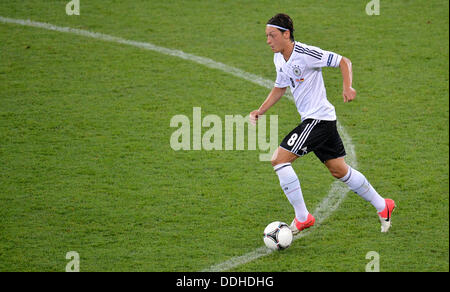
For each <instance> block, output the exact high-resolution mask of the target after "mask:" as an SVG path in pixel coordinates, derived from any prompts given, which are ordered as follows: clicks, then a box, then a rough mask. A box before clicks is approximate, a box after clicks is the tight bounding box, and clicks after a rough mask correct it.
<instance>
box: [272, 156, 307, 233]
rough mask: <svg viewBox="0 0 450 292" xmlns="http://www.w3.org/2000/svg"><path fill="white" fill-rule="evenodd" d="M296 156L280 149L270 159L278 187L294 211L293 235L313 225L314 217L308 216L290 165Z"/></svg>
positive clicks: (295, 175)
mask: <svg viewBox="0 0 450 292" xmlns="http://www.w3.org/2000/svg"><path fill="white" fill-rule="evenodd" d="M297 158H298V156H297V155H295V154H293V153H292V152H289V151H287V150H286V149H284V148H282V147H278V149H277V150H275V152H274V154H273V157H272V161H271V162H272V166H273V169H274V170H275V172H276V174H277V175H278V179H279V180H280V186H281V189H282V190H283V192H284V194H285V195H286V197H287V199H288V200H289V202H290V203H291V205H292V207H293V208H294V210H295V218H294V220H293V222H292V224H291V226H290V228H291V230H292V232H293V233H294V234H296V233H298V232H299V231H301V230H303V229H305V228H308V227H311V226H313V225H314V221H315V220H314V217H313V216H312V215H311V214H309V212H308V209H307V208H306V204H305V200H304V199H303V193H302V188H301V186H300V180H299V179H298V177H297V174H296V173H295V171H294V169H293V168H292V165H291V163H292V162H294V161H295V159H297Z"/></svg>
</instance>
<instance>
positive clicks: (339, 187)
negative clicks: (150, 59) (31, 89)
mask: <svg viewBox="0 0 450 292" xmlns="http://www.w3.org/2000/svg"><path fill="white" fill-rule="evenodd" d="M0 22H3V23H10V24H18V25H22V26H29V27H35V28H42V29H46V30H53V31H58V32H64V33H70V34H75V35H80V36H84V37H89V38H94V39H98V40H102V41H107V42H113V43H118V44H125V45H130V46H134V47H137V48H141V49H145V50H150V51H154V52H158V53H161V54H164V55H169V56H173V57H177V58H181V59H184V60H188V61H192V62H195V63H198V64H201V65H204V66H206V67H208V68H212V69H217V70H220V71H223V72H226V73H228V74H231V75H234V76H236V77H239V78H242V79H244V80H247V81H250V82H252V83H255V84H257V85H260V86H263V87H266V88H269V89H271V88H272V87H273V81H271V80H267V79H264V78H262V77H260V76H257V75H254V74H251V73H247V72H245V71H243V70H240V69H238V68H234V67H231V66H228V65H225V64H223V63H220V62H216V61H214V60H212V59H209V58H205V57H200V56H196V55H192V54H188V53H185V52H183V51H180V50H173V49H168V48H164V47H159V46H155V45H153V44H151V43H146V42H137V41H132V40H127V39H123V38H120V37H115V36H111V35H107V34H102V33H97V32H91V31H87V30H83V29H76V28H70V27H61V26H56V25H53V24H50V23H44V22H37V21H32V20H24V19H13V18H8V17H3V16H0ZM288 98H289V99H291V100H292V95H291V94H288ZM338 128H339V132H340V134H341V136H342V139H343V142H344V144H345V146H346V149H347V157H346V161H347V163H348V164H350V165H352V167H354V168H357V161H356V153H355V149H354V148H355V146H354V145H353V144H352V141H351V138H350V136H349V135H348V134H347V132H346V131H345V129H344V127H343V126H342V125H341V124H340V123H339V122H338ZM347 192H348V188H347V186H346V185H344V184H343V183H341V182H339V181H335V182H333V183H332V185H331V188H330V191H329V192H328V195H327V196H326V197H325V198H324V199H323V200H322V202H320V203H319V205H318V206H317V207H316V209H315V210H314V212H313V215H314V217H315V218H316V225H315V226H314V227H312V228H310V229H307V230H305V231H304V232H301V233H300V234H298V235H296V236H295V237H294V240H297V239H299V238H302V237H305V236H307V235H308V234H310V233H311V232H312V231H313V230H314V229H315V228H317V227H318V226H320V224H321V223H322V222H323V221H324V220H326V219H327V218H328V217H329V216H330V215H331V214H332V213H333V212H334V211H335V210H336V209H337V208H338V207H339V204H340V203H341V202H342V200H343V199H344V198H345V196H346V194H347ZM270 253H272V251H271V250H268V249H267V248H266V247H265V246H263V247H260V248H257V249H256V250H254V251H252V252H249V253H247V254H244V255H242V256H237V257H233V258H231V259H229V260H227V261H225V262H222V263H220V264H217V265H213V266H211V267H209V268H207V269H205V270H204V271H217V272H220V271H227V270H230V269H232V268H235V267H237V266H240V265H243V264H246V263H248V262H251V261H253V260H256V259H258V258H260V257H262V256H265V255H268V254H270Z"/></svg>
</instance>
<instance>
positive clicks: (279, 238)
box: [263, 221, 293, 250]
mask: <svg viewBox="0 0 450 292" xmlns="http://www.w3.org/2000/svg"><path fill="white" fill-rule="evenodd" d="M292 238H293V236H292V231H291V229H290V228H289V225H287V224H286V223H284V222H281V221H275V222H272V223H270V224H269V225H267V227H266V228H265V229H264V237H263V239H264V243H265V244H266V246H267V247H268V248H270V249H272V250H280V249H286V248H288V247H289V246H290V245H291V243H292Z"/></svg>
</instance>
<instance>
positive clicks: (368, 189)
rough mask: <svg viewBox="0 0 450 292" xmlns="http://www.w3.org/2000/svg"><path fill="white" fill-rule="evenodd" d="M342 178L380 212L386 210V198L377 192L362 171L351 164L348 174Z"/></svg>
mask: <svg viewBox="0 0 450 292" xmlns="http://www.w3.org/2000/svg"><path fill="white" fill-rule="evenodd" d="M340 180H341V181H342V182H344V183H346V184H347V185H348V187H349V188H350V189H351V190H352V191H354V192H355V193H357V194H358V195H359V196H360V197H361V198H363V199H364V200H366V201H368V202H370V203H371V204H372V205H373V206H374V207H375V209H377V211H378V212H381V211H383V210H384V207H385V201H384V198H383V197H381V196H380V195H379V194H378V193H377V191H376V190H375V189H374V188H373V187H372V185H371V184H370V183H369V182H368V181H367V179H366V177H365V176H364V175H363V174H362V173H360V172H359V171H357V170H356V169H353V168H351V167H350V166H349V167H348V172H347V174H346V175H345V176H344V177H342V178H340Z"/></svg>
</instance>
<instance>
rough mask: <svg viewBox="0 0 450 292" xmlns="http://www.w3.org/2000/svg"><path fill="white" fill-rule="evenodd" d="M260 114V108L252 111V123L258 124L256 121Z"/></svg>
mask: <svg viewBox="0 0 450 292" xmlns="http://www.w3.org/2000/svg"><path fill="white" fill-rule="evenodd" d="M260 115H261V113H260V112H259V110H254V111H252V112H251V113H250V123H251V124H252V125H253V126H256V121H258V118H259V116H260Z"/></svg>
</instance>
